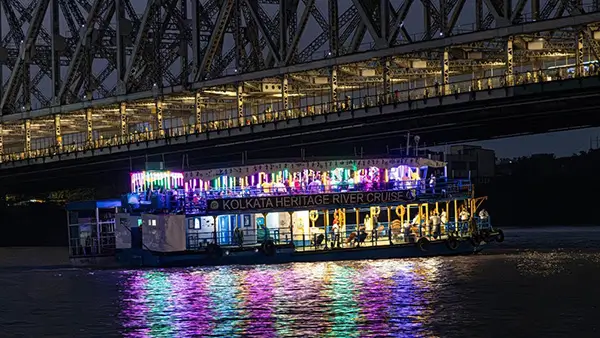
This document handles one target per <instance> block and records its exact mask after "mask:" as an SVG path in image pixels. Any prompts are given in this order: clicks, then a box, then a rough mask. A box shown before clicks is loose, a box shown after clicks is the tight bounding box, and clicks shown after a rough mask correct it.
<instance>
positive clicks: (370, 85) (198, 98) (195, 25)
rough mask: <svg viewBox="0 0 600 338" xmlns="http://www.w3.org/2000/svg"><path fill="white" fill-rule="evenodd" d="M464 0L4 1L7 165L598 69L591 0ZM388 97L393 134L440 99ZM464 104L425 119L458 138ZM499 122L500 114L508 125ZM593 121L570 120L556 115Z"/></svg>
mask: <svg viewBox="0 0 600 338" xmlns="http://www.w3.org/2000/svg"><path fill="white" fill-rule="evenodd" d="M473 3H474V4H475V11H473V10H472V9H473V8H472V7H473V6H471V5H472V3H471V2H469V0H447V1H441V2H440V3H439V4H438V3H436V4H434V3H433V2H431V1H424V0H423V1H421V2H415V1H410V0H405V1H398V2H397V1H389V0H353V1H351V2H345V1H336V0H328V1H314V0H301V1H300V0H281V1H267V0H261V1H258V3H256V2H254V1H247V0H222V1H216V0H198V1H196V0H193V1H189V0H161V1H158V0H147V1H146V2H145V3H144V4H141V3H137V2H130V0H117V1H112V0H111V1H109V0H97V1H87V0H81V1H77V2H73V1H66V0H52V1H50V0H33V1H31V2H27V1H25V0H22V1H19V0H7V1H4V2H3V3H2V6H0V12H1V13H0V14H2V17H5V18H6V19H5V20H6V21H5V22H4V21H3V22H2V23H1V26H2V29H1V30H0V38H1V39H2V45H1V46H0V64H1V65H2V66H0V70H1V74H0V78H1V79H2V81H3V86H1V91H0V97H1V100H0V112H1V113H2V117H1V121H2V124H1V129H0V140H1V142H0V145H1V146H0V154H1V155H2V156H1V158H2V162H3V166H4V167H6V166H8V167H13V166H14V164H11V163H13V162H22V163H29V164H33V163H38V162H39V160H37V159H38V158H41V157H49V156H54V157H56V156H58V155H61V158H69V156H66V154H71V153H74V152H81V151H84V150H85V151H92V150H94V149H104V148H106V147H114V146H117V145H125V144H136V143H139V142H146V141H148V140H160V142H166V141H165V140H166V139H167V138H172V137H175V136H181V137H183V136H184V135H197V134H207V135H208V134H210V133H222V132H224V133H226V134H227V133H230V132H229V131H227V130H232V129H243V128H253V126H259V125H260V126H262V125H264V124H268V123H274V122H275V121H291V120H301V119H302V118H307V117H310V118H312V119H315V118H319V117H320V116H325V115H328V114H329V115H330V113H331V112H349V111H359V110H361V109H362V110H364V108H365V107H375V106H390V107H391V106H394V107H396V106H397V105H398V104H400V103H403V104H404V103H406V102H426V101H427V100H433V99H434V98H435V99H437V98H439V97H445V99H444V100H445V102H446V103H445V105H449V104H448V102H449V99H446V98H447V97H452V96H456V95H460V94H463V93H466V92H485V91H487V90H491V89H497V88H520V86H523V85H526V84H531V83H557V82H559V81H562V80H565V79H569V78H585V77H589V76H596V75H597V71H598V67H597V66H596V64H595V61H596V60H598V59H599V57H598V55H599V54H600V45H599V43H598V41H597V40H596V38H600V32H599V31H597V29H598V27H599V24H600V12H599V11H598V8H597V7H596V2H594V1H590V2H589V3H588V2H586V1H583V2H581V4H579V3H577V2H573V1H568V0H547V1H540V0H528V1H519V2H518V4H514V5H515V6H514V7H511V8H504V3H505V2H503V1H494V0H490V1H483V0H474V2H473ZM142 5H145V6H142ZM465 5H466V6H465ZM467 8H468V9H467ZM416 17H419V18H421V17H423V18H424V20H423V22H420V21H419V20H415V18H416ZM61 22H62V23H64V24H61ZM7 27H8V29H6V28H7ZM506 93H508V92H506ZM477 95H479V94H477ZM553 95H555V96H556V94H555V93H554V94H553ZM563 102H567V101H563ZM569 102H570V101H569ZM458 104H459V103H455V108H456V107H458V106H456V105H458ZM560 104H564V103H557V104H556V105H554V106H553V108H556V107H558V106H559V105H560ZM571 104H572V102H571ZM461 107H462V106H461ZM471 107H474V108H473V109H480V110H484V109H485V111H486V113H485V114H484V115H482V116H491V115H490V114H492V113H490V112H492V111H493V109H494V108H490V107H487V106H483V107H479V106H478V105H477V104H473V105H472V106H471ZM511 107H512V106H511ZM570 107H572V106H570ZM455 108H452V109H455ZM394 109H396V111H397V112H398V113H400V112H401V111H403V112H404V113H402V115H403V116H412V117H414V118H415V119H417V120H415V121H405V122H402V127H400V128H395V131H394V132H395V134H394V136H392V132H391V131H390V132H389V135H390V138H392V137H397V136H396V135H397V134H398V133H399V132H400V131H413V132H419V133H425V132H426V130H421V131H420V125H421V124H422V122H419V121H422V119H423V116H424V115H423V114H424V112H425V111H432V110H431V109H434V108H431V107H429V105H428V104H426V103H419V104H417V103H414V104H411V105H408V106H406V105H404V106H402V108H401V109H400V108H397V107H396V108H394ZM428 109H429V110H428ZM438 109H442V110H445V109H449V108H438ZM461 109H462V108H461ZM504 109H505V110H506V109H509V110H510V111H511V112H512V111H513V110H511V109H514V111H517V109H516V108H504ZM563 110H567V109H563ZM406 111H408V113H405V112H406ZM552 111H555V109H553V110H552ZM413 113H414V114H413ZM563 113H564V112H563ZM557 114H558V113H557ZM462 118H463V115H461V114H455V115H452V117H451V120H448V121H445V122H444V123H441V122H439V121H438V122H436V123H431V124H428V126H427V128H429V129H430V130H432V131H434V130H437V131H438V132H435V133H434V132H432V136H430V137H432V138H435V141H450V139H446V140H443V139H440V138H438V137H435V136H433V135H435V134H436V133H437V134H439V135H447V137H448V138H452V139H456V138H455V137H452V136H451V135H452V133H450V132H444V133H442V131H443V130H445V129H451V128H452V125H455V124H457V123H458V122H460V119H462ZM485 118H486V119H487V117H485ZM531 118H533V117H531ZM540 118H541V117H540ZM478 119H479V120H481V121H483V120H482V119H484V118H483V117H482V118H479V117H478ZM364 122H365V121H362V122H361V123H364ZM366 122H368V123H374V122H373V119H372V118H370V119H369V120H368V121H366ZM388 122H389V121H386V123H388ZM471 123H472V125H471V129H472V131H469V133H471V132H472V133H473V135H475V134H477V133H480V130H478V126H481V125H482V124H481V123H484V122H480V124H476V123H475V122H473V120H472V121H471ZM485 123H489V121H488V122H485ZM504 123H505V122H503V121H497V124H496V126H505V127H506V128H507V129H506V131H507V132H505V133H504V134H507V133H511V132H509V131H508V129H509V125H510V123H506V124H504ZM592 124H593V123H591V122H589V121H588V122H585V121H580V120H576V119H575V118H572V119H571V120H569V121H565V122H564V125H563V126H558V127H555V128H568V127H575V126H580V125H592ZM457 125H459V127H460V128H462V129H465V128H466V126H467V124H465V123H463V122H460V123H458V124H457ZM543 125H544V123H538V122H536V126H543ZM334 127H335V122H331V121H329V122H324V124H323V125H322V126H319V128H320V129H323V130H327V128H334ZM311 128H312V129H313V130H314V129H317V127H316V126H313V127H311ZM370 128H371V127H370ZM372 128H375V127H374V126H372ZM301 129H302V128H301V127H298V128H297V130H301ZM479 129H481V128H479ZM541 129H544V128H543V127H540V130H541ZM545 129H546V130H548V128H545ZM550 129H552V128H550ZM357 130H358V129H357ZM375 130H376V129H373V132H372V134H381V135H380V136H382V138H385V137H383V136H384V133H383V132H380V131H375ZM274 133H275V132H274ZM285 133H288V134H293V133H291V132H290V131H289V130H287V131H285ZM499 134H503V133H499ZM477 135H480V134H477ZM372 136H373V135H369V137H372ZM186 137H187V136H186ZM298 137H299V139H298V140H302V139H304V138H305V137H304V136H298ZM369 137H364V135H362V136H361V135H360V134H357V135H356V139H357V140H359V139H361V138H363V139H367V138H369ZM483 137H485V136H481V135H480V136H473V137H464V138H463V139H472V138H483ZM156 142H158V141H156ZM219 142H224V140H222V141H219ZM431 142H433V141H431ZM298 143H302V142H298ZM207 144H208V143H207ZM101 153H102V152H101ZM32 159H36V160H35V161H32ZM23 161H25V162H23ZM41 162H44V161H41Z"/></svg>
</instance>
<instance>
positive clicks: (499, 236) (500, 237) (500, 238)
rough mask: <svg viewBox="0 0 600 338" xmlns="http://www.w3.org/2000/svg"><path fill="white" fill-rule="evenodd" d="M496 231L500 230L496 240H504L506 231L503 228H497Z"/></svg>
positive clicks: (500, 241)
mask: <svg viewBox="0 0 600 338" xmlns="http://www.w3.org/2000/svg"><path fill="white" fill-rule="evenodd" d="M496 232H498V234H497V235H496V242H498V243H502V242H504V231H502V229H496Z"/></svg>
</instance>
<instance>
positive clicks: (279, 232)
mask: <svg viewBox="0 0 600 338" xmlns="http://www.w3.org/2000/svg"><path fill="white" fill-rule="evenodd" d="M215 237H216V239H217V241H216V244H218V245H219V246H221V247H225V248H227V247H238V248H243V247H258V246H260V244H261V243H263V242H265V241H267V240H271V241H273V243H275V244H276V245H284V244H289V243H291V241H292V236H291V231H290V228H289V227H280V228H269V229H255V228H249V227H240V228H238V230H232V231H229V230H221V231H216V232H201V231H197V232H195V231H193V230H190V231H188V234H187V236H186V247H187V249H188V250H204V249H206V248H207V247H208V245H209V244H214V243H215Z"/></svg>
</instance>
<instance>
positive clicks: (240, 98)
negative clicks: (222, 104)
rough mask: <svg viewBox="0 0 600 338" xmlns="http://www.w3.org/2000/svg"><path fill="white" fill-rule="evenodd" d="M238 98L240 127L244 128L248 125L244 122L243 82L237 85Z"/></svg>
mask: <svg viewBox="0 0 600 338" xmlns="http://www.w3.org/2000/svg"><path fill="white" fill-rule="evenodd" d="M282 87H283V86H282ZM236 98H237V118H238V126H239V127H243V126H245V125H246V122H245V121H244V83H243V82H239V83H238V84H237V92H236Z"/></svg>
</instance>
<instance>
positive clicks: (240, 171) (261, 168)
mask: <svg viewBox="0 0 600 338" xmlns="http://www.w3.org/2000/svg"><path fill="white" fill-rule="evenodd" d="M403 165H404V166H409V167H413V168H421V167H429V168H443V167H445V166H446V162H442V161H436V160H432V159H428V158H422V157H403V158H373V159H358V160H329V161H304V162H282V163H267V164H256V165H246V166H240V167H231V168H220V169H205V170H195V171H188V172H186V173H185V178H186V179H191V178H198V179H201V180H212V179H215V178H217V177H221V176H224V175H227V176H231V177H246V176H249V175H254V174H257V173H260V172H273V171H280V170H290V171H302V170H315V171H330V170H334V169H338V168H341V169H353V170H357V169H363V168H370V167H377V168H393V167H398V166H403Z"/></svg>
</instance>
